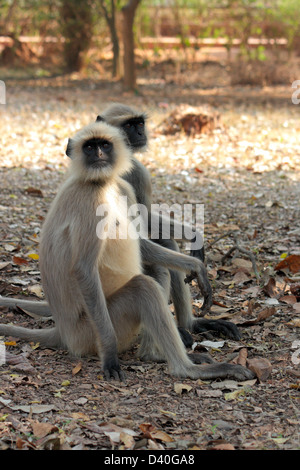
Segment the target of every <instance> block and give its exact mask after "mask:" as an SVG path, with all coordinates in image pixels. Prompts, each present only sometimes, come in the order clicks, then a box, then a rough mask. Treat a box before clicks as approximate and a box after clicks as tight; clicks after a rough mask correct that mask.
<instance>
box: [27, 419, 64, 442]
mask: <svg viewBox="0 0 300 470" xmlns="http://www.w3.org/2000/svg"><path fill="white" fill-rule="evenodd" d="M31 426H32V431H33V434H34V435H35V437H37V438H39V439H40V438H42V437H45V436H47V434H50V433H52V432H55V431H58V428H57V426H54V425H53V424H52V423H40V422H39V421H33V422H32V423H31Z"/></svg>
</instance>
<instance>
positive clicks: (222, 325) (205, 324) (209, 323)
mask: <svg viewBox="0 0 300 470" xmlns="http://www.w3.org/2000/svg"><path fill="white" fill-rule="evenodd" d="M191 330H192V333H195V334H197V333H205V332H207V331H213V332H215V333H221V334H222V335H223V336H225V337H227V338H230V339H233V340H236V341H238V340H240V339H241V333H240V331H239V329H238V327H237V326H236V325H235V324H234V323H232V322H230V321H227V320H213V319H208V318H197V319H195V320H194V321H193V325H192V328H191Z"/></svg>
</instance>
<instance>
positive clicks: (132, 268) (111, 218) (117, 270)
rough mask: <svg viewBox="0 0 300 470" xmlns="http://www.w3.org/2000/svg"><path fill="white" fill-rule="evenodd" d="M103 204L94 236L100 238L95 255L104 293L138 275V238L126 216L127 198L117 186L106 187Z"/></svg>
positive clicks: (112, 291)
mask: <svg viewBox="0 0 300 470" xmlns="http://www.w3.org/2000/svg"><path fill="white" fill-rule="evenodd" d="M104 200H105V202H106V203H107V207H109V212H108V213H107V212H105V205H104V206H102V207H100V208H99V209H98V216H99V223H98V226H97V233H98V236H102V237H103V238H104V240H103V243H102V248H101V252H100V257H99V273H100V278H101V282H102V286H103V290H104V294H105V296H106V297H107V296H109V295H111V294H112V293H114V292H115V291H116V290H118V289H119V288H121V287H122V286H124V285H125V284H126V283H127V282H128V281H129V280H130V279H131V278H132V277H133V276H136V275H138V274H141V272H142V267H141V266H142V264H141V256H140V249H139V241H138V239H137V238H136V236H134V235H135V233H134V232H132V229H133V227H132V225H131V224H130V220H129V219H128V204H129V202H128V200H127V198H126V197H125V196H121V195H120V193H119V191H118V189H117V188H115V187H110V188H109V189H108V190H107V192H106V194H105V199H104Z"/></svg>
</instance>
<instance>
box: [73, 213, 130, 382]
mask: <svg viewBox="0 0 300 470" xmlns="http://www.w3.org/2000/svg"><path fill="white" fill-rule="evenodd" d="M80 222H81V223H82V225H81V224H76V226H77V227H84V226H85V225H84V224H86V226H88V224H89V221H88V217H87V220H82V221H80ZM90 228H91V230H90V231H87V232H85V233H90V234H91V237H90V239H89V240H88V242H87V240H84V239H83V234H82V233H81V231H80V230H73V232H71V249H72V246H73V247H75V249H73V250H72V251H73V253H72V260H73V263H72V267H71V273H72V275H74V277H75V279H76V281H77V283H78V286H79V288H80V292H81V295H82V297H83V300H84V303H85V305H86V309H85V310H86V313H87V314H88V315H89V316H90V319H91V321H92V322H93V323H94V325H95V331H96V332H97V334H98V338H99V340H100V349H99V355H100V357H101V359H102V364H103V370H104V375H105V377H106V378H107V379H109V378H110V377H114V378H116V379H120V380H122V379H123V374H122V371H121V370H120V365H119V360H118V355H117V338H116V333H115V330H114V327H113V324H112V321H111V318H110V315H109V312H108V308H107V304H106V299H105V296H104V292H103V289H102V284H101V279H100V276H99V270H98V256H99V252H100V248H101V243H102V241H101V240H100V239H99V238H98V237H96V236H95V235H94V234H95V233H96V228H95V226H93V224H90ZM76 247H77V248H76ZM79 247H80V249H79Z"/></svg>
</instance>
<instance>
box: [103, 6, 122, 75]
mask: <svg viewBox="0 0 300 470" xmlns="http://www.w3.org/2000/svg"><path fill="white" fill-rule="evenodd" d="M100 7H101V10H102V12H103V14H104V17H105V20H106V23H107V25H108V27H109V32H110V38H111V42H112V48H113V63H112V76H113V77H117V76H118V75H119V74H120V46H119V38H118V34H117V28H116V5H115V0H111V1H110V12H109V9H108V8H107V6H106V4H105V1H104V0H100Z"/></svg>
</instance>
